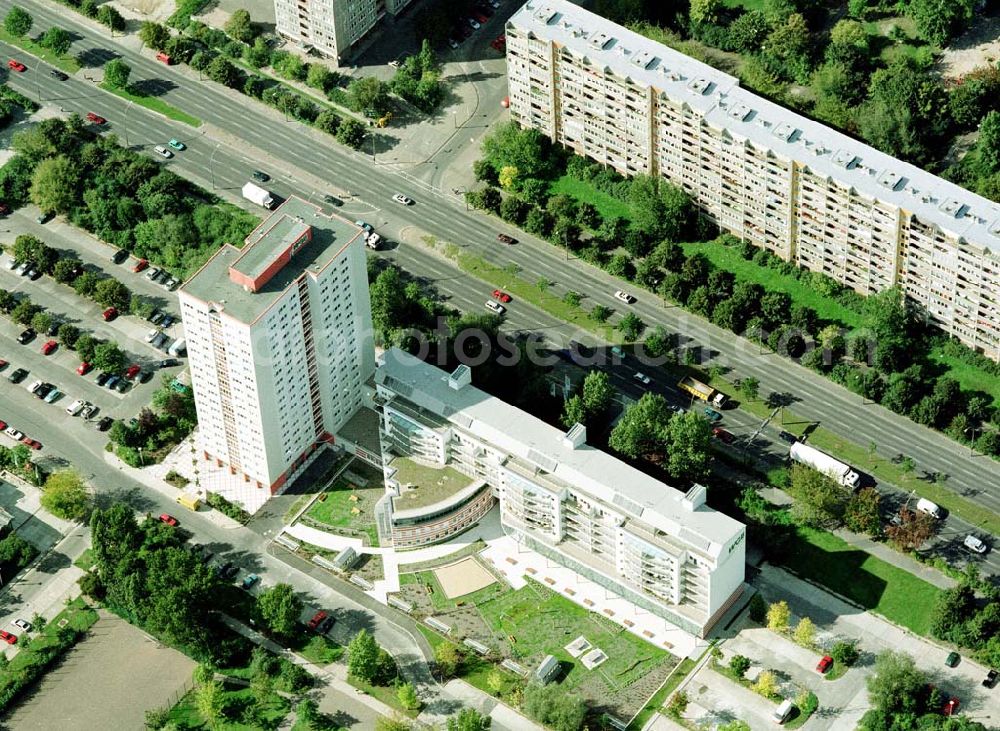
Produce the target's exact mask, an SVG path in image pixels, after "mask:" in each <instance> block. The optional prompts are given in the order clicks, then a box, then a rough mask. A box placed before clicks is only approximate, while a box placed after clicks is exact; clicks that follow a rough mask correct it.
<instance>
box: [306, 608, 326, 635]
mask: <svg viewBox="0 0 1000 731" xmlns="http://www.w3.org/2000/svg"><path fill="white" fill-rule="evenodd" d="M325 619H326V612H324V611H323V610H322V609H320V610H319V611H318V612H316V614H314V615H313V617H312V619H310V620H309V621H308V622H307V626H308V627H309V629H311V630H317V629H319V626H320V625H321V624H323V621H324V620H325Z"/></svg>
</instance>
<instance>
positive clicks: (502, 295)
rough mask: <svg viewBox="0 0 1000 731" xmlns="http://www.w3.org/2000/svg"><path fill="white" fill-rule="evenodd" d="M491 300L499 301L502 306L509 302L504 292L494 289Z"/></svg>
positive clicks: (507, 295)
mask: <svg viewBox="0 0 1000 731" xmlns="http://www.w3.org/2000/svg"><path fill="white" fill-rule="evenodd" d="M493 299H495V300H499V301H501V302H503V303H504V304H507V303H508V302H510V295H509V294H507V293H506V292H504V291H503V290H501V289H494V290H493Z"/></svg>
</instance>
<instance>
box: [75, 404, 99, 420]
mask: <svg viewBox="0 0 1000 731" xmlns="http://www.w3.org/2000/svg"><path fill="white" fill-rule="evenodd" d="M99 410H100V409H99V408H98V407H97V406H94V405H93V404H87V405H86V406H84V407H83V411H81V412H80V417H81V418H83V419H90V418H91V417H92V416H94V415H95V414H97V412H98V411H99Z"/></svg>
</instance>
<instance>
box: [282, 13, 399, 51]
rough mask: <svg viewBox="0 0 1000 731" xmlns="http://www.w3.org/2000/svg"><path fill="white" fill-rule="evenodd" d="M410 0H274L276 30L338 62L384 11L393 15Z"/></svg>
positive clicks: (374, 24) (373, 25)
mask: <svg viewBox="0 0 1000 731" xmlns="http://www.w3.org/2000/svg"><path fill="white" fill-rule="evenodd" d="M410 2H411V0H274V17H275V24H276V26H277V30H278V33H279V34H280V35H282V36H284V37H285V38H288V39H289V40H291V41H292V42H294V43H298V44H299V45H301V46H309V47H311V48H312V49H314V50H315V51H317V52H318V53H321V54H323V55H324V56H327V57H329V58H332V59H334V60H336V61H337V62H338V63H339V62H340V61H342V60H343V59H344V57H345V55H346V54H347V52H348V51H349V50H350V49H351V47H352V46H353V45H354V44H355V43H357V42H358V41H359V40H361V38H362V37H363V36H364V35H365V34H367V33H368V32H369V31H370V30H372V28H374V27H375V26H376V24H378V22H379V20H380V19H381V18H382V17H383V16H384V15H385V14H386V13H389V14H391V15H396V14H397V13H399V12H400V11H402V10H403V8H405V7H406V6H407V5H409V4H410Z"/></svg>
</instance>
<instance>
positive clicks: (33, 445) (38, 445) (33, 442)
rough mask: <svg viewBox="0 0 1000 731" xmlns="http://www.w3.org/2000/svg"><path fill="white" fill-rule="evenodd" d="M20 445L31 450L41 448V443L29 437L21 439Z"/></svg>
mask: <svg viewBox="0 0 1000 731" xmlns="http://www.w3.org/2000/svg"><path fill="white" fill-rule="evenodd" d="M21 444H27V445H28V446H29V447H31V448H32V449H41V448H42V443H41V442H40V441H38V440H37V439H32V438H31V437H21Z"/></svg>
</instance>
